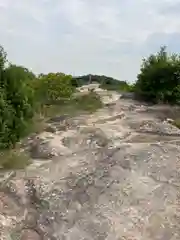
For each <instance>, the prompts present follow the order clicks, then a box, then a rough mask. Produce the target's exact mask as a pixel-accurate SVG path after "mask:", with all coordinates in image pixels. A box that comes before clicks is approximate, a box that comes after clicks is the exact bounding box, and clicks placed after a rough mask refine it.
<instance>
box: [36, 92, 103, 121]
mask: <svg viewBox="0 0 180 240" xmlns="http://www.w3.org/2000/svg"><path fill="white" fill-rule="evenodd" d="M102 107H103V103H102V101H101V99H100V97H99V95H98V94H96V93H94V92H90V93H89V94H86V95H82V96H78V97H75V98H72V99H69V100H62V101H57V102H56V103H54V104H46V105H44V106H43V107H42V109H41V114H42V115H43V116H44V118H46V119H48V118H50V117H54V116H57V115H61V114H62V115H64V114H67V115H70V116H75V115H77V114H80V113H82V112H89V113H92V112H95V111H96V110H97V109H99V108H102Z"/></svg>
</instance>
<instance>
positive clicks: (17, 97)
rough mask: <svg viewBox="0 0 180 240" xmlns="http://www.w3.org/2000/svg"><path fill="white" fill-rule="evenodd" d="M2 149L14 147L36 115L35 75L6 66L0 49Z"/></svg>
mask: <svg viewBox="0 0 180 240" xmlns="http://www.w3.org/2000/svg"><path fill="white" fill-rule="evenodd" d="M0 63H1V64H0V148H6V147H11V146H14V145H15V143H16V142H17V141H19V140H20V138H21V137H22V136H23V134H24V132H25V130H26V127H27V124H28V122H29V121H30V120H31V119H32V117H33V114H34V92H33V89H32V88H31V87H30V84H29V81H30V80H32V78H33V77H34V75H33V74H32V73H31V72H30V71H28V69H26V68H23V67H21V66H16V65H12V64H6V63H7V59H6V53H5V51H4V49H3V48H2V47H1V48H0Z"/></svg>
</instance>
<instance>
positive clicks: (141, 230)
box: [0, 95, 180, 240]
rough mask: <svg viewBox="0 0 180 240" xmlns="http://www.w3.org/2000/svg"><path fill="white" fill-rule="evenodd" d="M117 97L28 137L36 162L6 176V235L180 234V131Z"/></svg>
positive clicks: (139, 238)
mask: <svg viewBox="0 0 180 240" xmlns="http://www.w3.org/2000/svg"><path fill="white" fill-rule="evenodd" d="M116 96H117V95H116ZM112 99H113V101H114V100H116V101H115V102H114V103H111V104H108V105H107V106H106V107H105V108H103V109H100V110H98V111H97V112H95V113H94V114H91V115H81V116H78V117H74V118H70V117H68V116H59V117H56V118H53V119H50V120H49V121H48V124H49V126H48V128H47V129H46V131H45V132H43V133H41V134H39V135H38V136H31V137H29V138H28V139H27V140H26V141H25V142H24V143H23V146H22V147H23V149H25V150H26V151H28V152H29V153H30V155H31V158H32V159H33V164H32V165H30V166H29V167H28V168H27V169H26V170H25V171H18V172H16V173H14V172H12V173H7V176H6V177H5V178H4V181H1V187H0V239H2V240H3V239H12V240H15V239H16V240H17V239H21V240H40V239H43V240H48V239H49V240H179V239H180V201H179V200H180V198H179V188H180V130H178V129H177V128H176V127H174V126H172V125H171V124H169V123H168V122H167V121H164V119H163V111H162V108H161V107H157V106H156V107H155V106H146V105H145V104H143V105H142V103H138V102H135V101H133V100H130V99H128V100H127V99H121V98H120V99H119V100H117V98H116V97H112ZM106 100H107V99H106ZM106 103H107V102H106ZM2 175H3V176H4V173H2Z"/></svg>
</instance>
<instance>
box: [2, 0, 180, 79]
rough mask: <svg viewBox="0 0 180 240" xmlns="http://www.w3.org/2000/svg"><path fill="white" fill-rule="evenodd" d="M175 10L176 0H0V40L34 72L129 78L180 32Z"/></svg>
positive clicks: (16, 59)
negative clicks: (92, 74)
mask: <svg viewBox="0 0 180 240" xmlns="http://www.w3.org/2000/svg"><path fill="white" fill-rule="evenodd" d="M177 9H180V0H174V1H173V3H172V1H170V0H169V1H168V0H159V1H155V0H139V1H134V0H126V1H125V0H121V1H120V0H111V1H109V0H91V1H89V0H38V1H37V0H31V1H30V0H16V1H14V0H0V25H1V28H0V39H1V42H0V44H2V45H3V46H4V47H5V49H6V50H7V52H8V55H9V59H11V60H12V61H14V62H16V63H17V64H25V65H26V66H27V67H30V68H32V69H33V70H34V71H36V72H41V71H43V72H44V71H46V72H48V71H64V72H70V73H73V74H75V75H78V74H83V73H90V72H91V73H102V74H107V75H111V76H114V77H117V78H119V79H130V80H133V79H135V78H136V74H137V72H138V69H139V65H140V60H141V58H142V57H144V55H147V54H148V53H151V51H152V50H154V46H156V48H158V45H159V44H161V43H160V41H162V45H163V44H164V43H168V44H169V45H170V47H171V46H172V45H173V44H172V42H173V38H172V37H171V36H179V35H178V33H180V15H178V14H177ZM152 36H153V38H152ZM160 36H163V37H160ZM156 38H157V39H156ZM167 39H168V40H167ZM151 43H152V44H151ZM174 43H175V44H177V41H175V42H174ZM177 50H178V46H177Z"/></svg>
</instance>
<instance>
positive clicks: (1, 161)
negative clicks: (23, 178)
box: [0, 150, 30, 169]
mask: <svg viewBox="0 0 180 240" xmlns="http://www.w3.org/2000/svg"><path fill="white" fill-rule="evenodd" d="M28 164H30V160H29V157H28V156H27V155H26V154H25V153H23V152H20V151H19V150H5V151H3V152H0V168H3V169H22V168H24V167H25V166H27V165H28Z"/></svg>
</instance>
